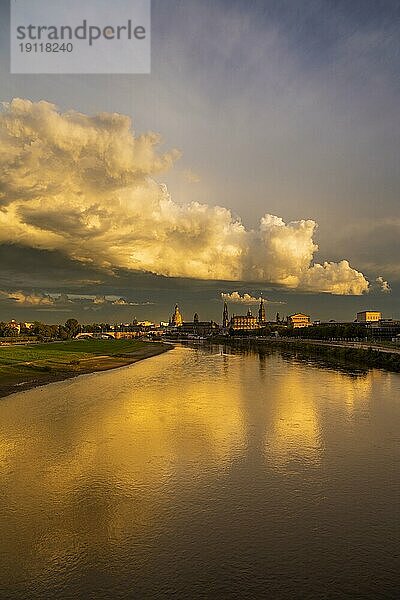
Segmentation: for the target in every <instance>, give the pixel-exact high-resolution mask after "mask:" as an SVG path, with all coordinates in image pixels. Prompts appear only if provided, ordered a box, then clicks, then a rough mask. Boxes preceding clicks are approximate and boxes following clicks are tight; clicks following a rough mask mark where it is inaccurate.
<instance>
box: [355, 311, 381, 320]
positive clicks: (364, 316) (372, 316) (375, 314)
mask: <svg viewBox="0 0 400 600" xmlns="http://www.w3.org/2000/svg"><path fill="white" fill-rule="evenodd" d="M381 319H382V313H380V312H379V311H378V310H363V311H361V312H358V313H357V322H358V323H377V322H378V321H380V320H381Z"/></svg>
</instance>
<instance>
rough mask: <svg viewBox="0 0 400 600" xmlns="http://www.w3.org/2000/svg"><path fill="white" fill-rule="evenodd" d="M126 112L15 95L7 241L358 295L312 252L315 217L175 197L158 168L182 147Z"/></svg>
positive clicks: (88, 258) (2, 191)
mask: <svg viewBox="0 0 400 600" xmlns="http://www.w3.org/2000/svg"><path fill="white" fill-rule="evenodd" d="M160 142H161V140H160V137H159V136H158V135H157V134H154V133H147V134H145V135H135V133H134V132H133V130H132V124H131V120H130V119H129V117H126V116H123V115H120V114H115V113H102V114H98V115H96V116H87V115H84V114H81V113H78V112H74V111H68V112H65V113H60V112H59V111H58V110H57V108H56V107H55V106H54V105H53V104H50V103H48V102H44V101H41V102H37V103H33V102H30V101H29V100H21V99H15V100H13V101H12V102H11V103H5V104H4V105H3V111H2V113H1V115H0V172H1V174H0V207H1V209H0V243H10V242H18V243H19V244H22V245H24V246H28V247H32V248H36V249H41V250H50V251H59V252H62V253H63V254H64V255H65V256H67V257H68V258H70V259H73V260H75V261H79V262H81V263H83V264H86V265H92V266H95V267H96V268H101V269H103V270H105V271H109V272H112V271H113V270H114V269H127V270H132V271H135V272H138V271H139V272H150V273H154V274H156V275H163V276H167V277H177V278H192V279H200V280H224V281H248V282H260V283H265V284H279V285H282V286H284V287H286V288H289V289H298V290H305V291H313V292H327V293H332V294H335V295H361V294H363V293H364V292H367V291H368V287H369V284H368V281H367V280H366V278H365V277H364V275H363V274H362V273H361V272H359V271H357V270H356V269H354V268H353V267H352V266H350V264H349V262H348V261H346V260H341V261H339V262H324V263H323V264H319V263H316V262H314V255H315V253H316V252H317V251H318V246H317V244H316V243H315V241H314V234H315V230H316V227H317V224H316V222H315V221H313V220H311V219H304V220H303V219H302V220H297V221H292V222H288V223H285V222H284V221H283V219H281V218H280V217H278V216H274V215H270V214H268V213H267V214H265V215H264V216H262V217H261V219H260V222H259V227H258V229H257V230H250V229H247V228H246V227H245V226H244V225H243V223H242V222H241V220H240V218H239V217H235V216H233V215H232V213H231V212H230V211H229V210H228V209H226V208H223V207H219V206H210V205H207V204H201V203H198V202H188V203H186V204H178V203H176V202H174V200H173V199H172V198H171V197H170V195H169V193H168V190H167V188H166V186H164V185H162V184H159V183H158V181H156V178H158V176H159V175H160V174H161V173H162V172H165V171H168V170H169V169H171V168H172V166H173V164H174V161H175V160H176V159H177V158H178V157H179V152H178V151H176V150H172V151H170V152H166V153H160V151H159V145H160Z"/></svg>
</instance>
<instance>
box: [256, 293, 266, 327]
mask: <svg viewBox="0 0 400 600" xmlns="http://www.w3.org/2000/svg"><path fill="white" fill-rule="evenodd" d="M258 322H259V324H260V325H264V324H265V323H266V322H267V319H266V316H265V307H264V298H261V300H260V308H259V310H258Z"/></svg>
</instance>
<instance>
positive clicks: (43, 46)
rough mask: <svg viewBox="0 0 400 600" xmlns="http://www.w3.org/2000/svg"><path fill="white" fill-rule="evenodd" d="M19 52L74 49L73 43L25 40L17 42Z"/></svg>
mask: <svg viewBox="0 0 400 600" xmlns="http://www.w3.org/2000/svg"><path fill="white" fill-rule="evenodd" d="M19 48H20V50H21V52H27V53H29V52H72V51H73V49H74V46H73V44H71V43H67V44H64V43H63V44H58V43H57V42H46V43H44V42H40V43H37V42H35V43H33V44H32V43H31V42H25V43H21V44H19Z"/></svg>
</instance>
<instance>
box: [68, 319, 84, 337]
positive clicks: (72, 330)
mask: <svg viewBox="0 0 400 600" xmlns="http://www.w3.org/2000/svg"><path fill="white" fill-rule="evenodd" d="M64 329H65V331H66V332H67V337H68V338H69V339H71V338H74V337H75V336H76V335H78V333H79V331H80V329H81V326H80V324H79V321H77V320H76V319H68V321H66V323H65V325H64Z"/></svg>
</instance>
